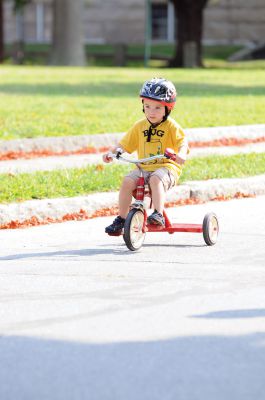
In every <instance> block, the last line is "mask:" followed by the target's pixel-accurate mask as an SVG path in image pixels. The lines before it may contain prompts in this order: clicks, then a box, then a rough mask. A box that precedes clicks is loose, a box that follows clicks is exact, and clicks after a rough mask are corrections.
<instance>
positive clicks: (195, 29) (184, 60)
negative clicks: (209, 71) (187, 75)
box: [169, 0, 208, 67]
mask: <svg viewBox="0 0 265 400" xmlns="http://www.w3.org/2000/svg"><path fill="white" fill-rule="evenodd" d="M171 1H172V2H173V4H174V6H175V19H176V21H177V29H176V32H177V40H176V49H175V56H174V58H173V59H172V60H171V61H170V64H169V66H170V67H201V66H202V65H203V64H202V44H201V42H202V32H203V11H204V8H205V7H206V5H207V2H208V0H171Z"/></svg>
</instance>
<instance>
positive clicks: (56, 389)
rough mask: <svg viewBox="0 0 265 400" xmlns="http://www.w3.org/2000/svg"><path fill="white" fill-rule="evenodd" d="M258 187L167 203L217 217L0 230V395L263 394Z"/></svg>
mask: <svg viewBox="0 0 265 400" xmlns="http://www.w3.org/2000/svg"><path fill="white" fill-rule="evenodd" d="M264 201H265V197H264V196H263V197H262V196H260V197H257V198H255V199H244V200H233V201H229V202H211V203H207V204H203V205H198V206H185V207H180V208H178V209H170V210H169V211H170V215H171V217H172V218H173V219H174V220H175V221H180V220H181V221H185V222H195V223H196V222H200V221H201V220H202V218H203V215H204V214H205V213H206V212H208V211H215V212H216V213H217V214H218V216H219V219H220V225H221V233H220V237H219V242H218V244H217V245H216V246H213V247H207V246H205V245H204V242H203V239H202V237H201V235H200V234H181V233H179V234H174V235H168V234H163V233H161V234H158V233H156V234H151V233H150V234H149V235H148V236H147V238H146V241H145V246H144V247H143V249H142V251H141V252H138V253H132V252H130V251H129V250H127V248H126V247H125V245H124V244H123V243H122V239H121V238H111V237H108V236H105V235H104V234H103V233H102V232H103V231H104V226H105V225H106V224H108V223H109V222H110V220H111V218H99V219H94V220H89V221H85V222H69V223H64V224H56V225H55V224H54V225H51V226H41V227H37V228H31V229H25V230H23V229H20V230H14V231H12V230H9V231H3V230H2V231H0V246H1V256H0V302H1V306H0V316H1V318H0V333H1V339H0V357H1V366H0V398H1V399H3V400H11V399H12V400H17V399H20V400H29V399H30V400H31V399H32V400H35V399H38V400H42V399H43V400H44V399H45V400H46V399H48V400H54V399H56V400H57V399H62V400H68V399H69V400H83V399H89V400H94V399H95V400H105V399H106V400H124V399H126V400H136V399H137V400H142V399H144V400H149V399H150V400H156V399H157V400H161V399H163V400H167V399H168V400H171V399H172V400H176V399H178V400H213V399H214V400H224V399H226V400H230V399H231V400H235V399H239V400H250V399H251V400H252V399H261V398H263V396H264V389H265V380H264V365H265V295H264V285H265V246H264V243H265V231H264V226H265V213H264Z"/></svg>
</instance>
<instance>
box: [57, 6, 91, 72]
mask: <svg viewBox="0 0 265 400" xmlns="http://www.w3.org/2000/svg"><path fill="white" fill-rule="evenodd" d="M83 8H84V1H83V0H53V44H52V52H51V64H53V65H85V49H84V39H83V23H82V15H83Z"/></svg>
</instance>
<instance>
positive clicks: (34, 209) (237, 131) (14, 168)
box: [0, 125, 265, 229]
mask: <svg viewBox="0 0 265 400" xmlns="http://www.w3.org/2000/svg"><path fill="white" fill-rule="evenodd" d="M120 136H121V134H105V135H94V136H93V145H94V146H95V147H97V148H98V149H99V148H100V147H104V146H110V145H113V141H118V139H119V138H120ZM188 136H189V141H190V142H191V138H192V141H194V142H196V141H197V142H203V141H204V142H209V141H212V140H220V139H222V138H224V137H226V138H237V139H239V138H241V139H242V138H244V139H249V138H252V139H256V138H265V125H256V126H244V127H225V128H222V127H220V128H200V129H193V130H189V132H188ZM88 140H91V136H90V137H88V136H85V137H74V138H73V137H71V138H69V137H68V138H43V139H40V138H39V139H24V140H21V141H10V142H9V143H8V142H5V143H3V142H0V152H3V151H10V149H13V150H12V151H18V149H20V150H21V149H22V148H23V149H24V150H25V149H27V150H28V151H29V149H33V148H35V149H36V148H38V149H40V148H41V146H42V149H43V148H45V146H48V145H49V146H52V147H50V148H52V149H56V151H62V149H63V148H64V149H68V151H69V149H72V150H73V149H78V148H79V149H80V148H81V147H80V146H84V145H85V143H86V145H87V142H88ZM71 143H72V146H71ZM103 145H104V146H103ZM46 148H47V147H46ZM82 148H83V147H82ZM14 149H16V150H14ZM239 152H241V153H242V152H265V142H261V143H256V144H248V145H246V146H223V147H220V146H218V147H207V148H206V147H205V148H197V149H195V148H194V149H192V153H193V157H198V156H204V155H208V154H228V155H231V154H237V153H239ZM98 162H101V155H100V154H90V155H78V156H77V155H75V156H64V157H63V156H61V157H45V158H35V159H31V160H22V159H20V160H12V161H1V162H0V173H5V172H11V173H19V172H22V171H23V172H33V171H36V170H51V169H55V168H74V167H77V168H80V167H82V166H85V165H87V164H89V163H98ZM262 194H265V174H264V175H260V176H256V177H248V178H244V179H218V180H217V179H213V180H207V181H197V182H186V183H185V184H184V185H180V186H177V187H176V188H174V189H173V190H172V191H170V192H169V193H168V194H167V199H166V201H167V202H170V203H172V202H173V203H175V204H182V203H185V202H201V201H209V200H213V199H223V198H233V197H240V196H256V195H262ZM117 199H118V193H116V192H111V193H95V194H90V195H87V196H80V197H74V198H60V199H45V200H30V201H25V202H23V203H12V204H7V205H5V204H1V205H0V229H3V228H8V227H19V226H21V225H22V226H23V225H25V226H29V225H38V224H40V223H51V222H57V221H58V222H59V221H65V220H71V219H87V218H91V217H93V216H97V215H100V214H102V215H107V214H113V213H115V212H116V209H115V208H116V206H117Z"/></svg>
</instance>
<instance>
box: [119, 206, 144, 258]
mask: <svg viewBox="0 0 265 400" xmlns="http://www.w3.org/2000/svg"><path fill="white" fill-rule="evenodd" d="M143 226H144V213H143V211H142V210H139V209H132V210H131V211H130V212H129V214H128V216H127V218H126V220H125V224H124V234H123V239H124V241H125V244H126V246H127V247H128V249H129V250H131V251H135V250H139V249H140V248H141V247H142V245H143V242H144V239H145V232H143Z"/></svg>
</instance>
